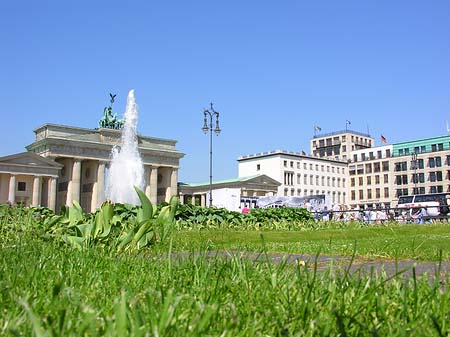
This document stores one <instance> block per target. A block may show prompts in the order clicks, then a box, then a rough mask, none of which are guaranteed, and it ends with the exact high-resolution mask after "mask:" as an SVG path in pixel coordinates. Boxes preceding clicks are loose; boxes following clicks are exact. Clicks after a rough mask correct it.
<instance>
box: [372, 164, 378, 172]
mask: <svg viewBox="0 0 450 337" xmlns="http://www.w3.org/2000/svg"><path fill="white" fill-rule="evenodd" d="M373 172H380V163H373Z"/></svg>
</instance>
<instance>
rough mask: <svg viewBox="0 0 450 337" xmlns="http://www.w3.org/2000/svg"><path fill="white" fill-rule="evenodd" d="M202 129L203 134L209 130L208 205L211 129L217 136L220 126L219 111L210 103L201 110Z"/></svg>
mask: <svg viewBox="0 0 450 337" xmlns="http://www.w3.org/2000/svg"><path fill="white" fill-rule="evenodd" d="M208 116H209V124H208ZM214 117H215V120H216V123H215V126H214V125H213V119H214ZM202 131H203V132H204V133H205V134H208V132H209V207H211V206H212V172H213V171H212V155H213V150H212V149H213V148H212V139H213V136H212V134H213V131H214V133H215V134H216V135H217V136H218V135H219V133H220V131H221V130H220V127H219V112H217V111H215V110H214V108H213V104H212V103H210V108H209V109H204V110H203V127H202Z"/></svg>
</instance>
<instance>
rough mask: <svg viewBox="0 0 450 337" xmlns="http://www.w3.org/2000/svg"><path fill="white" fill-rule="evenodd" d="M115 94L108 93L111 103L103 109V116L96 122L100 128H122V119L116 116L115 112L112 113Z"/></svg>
mask: <svg viewBox="0 0 450 337" xmlns="http://www.w3.org/2000/svg"><path fill="white" fill-rule="evenodd" d="M116 96H117V95H113V94H111V93H110V94H109V97H110V98H111V99H110V102H111V105H110V106H108V107H105V108H104V109H103V117H102V118H101V119H100V121H99V122H98V125H99V127H100V128H107V129H116V130H120V129H122V128H123V124H124V120H123V119H119V118H117V113H113V111H112V106H113V104H114V99H115V98H116Z"/></svg>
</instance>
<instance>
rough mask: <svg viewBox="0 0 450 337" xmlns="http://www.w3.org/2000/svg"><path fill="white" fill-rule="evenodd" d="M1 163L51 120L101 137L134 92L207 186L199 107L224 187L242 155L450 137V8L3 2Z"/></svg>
mask: <svg viewBox="0 0 450 337" xmlns="http://www.w3.org/2000/svg"><path fill="white" fill-rule="evenodd" d="M0 25H1V29H0V42H1V52H0V79H1V80H0V102H1V109H0V111H1V117H2V119H3V121H4V122H3V123H2V124H3V125H2V131H1V132H0V156H3V155H8V154H13V153H17V152H22V151H24V150H25V149H24V148H25V146H26V145H28V144H30V143H32V142H33V136H34V133H33V132H32V130H34V129H35V128H37V127H39V126H41V125H43V124H45V123H54V124H65V125H73V126H79V127H86V128H95V127H97V124H98V120H99V119H100V118H101V116H102V112H103V108H104V107H105V106H107V105H108V103H109V93H110V92H112V93H115V94H117V98H116V103H115V111H117V112H118V113H119V114H122V113H123V111H124V109H125V101H126V95H127V93H128V91H129V90H130V89H135V95H136V100H137V102H138V105H139V122H138V129H139V132H140V133H141V134H144V135H149V136H154V137H160V138H170V139H176V140H177V141H178V144H177V147H178V149H179V150H180V151H182V152H183V153H185V154H186V156H185V158H183V159H182V160H181V168H180V177H179V179H180V180H181V181H185V182H203V181H208V179H209V141H208V137H207V136H205V135H204V134H203V133H202V131H201V127H202V123H203V108H206V107H208V106H209V102H214V107H215V108H216V110H218V111H220V112H221V118H220V122H221V128H222V130H223V132H222V133H221V134H220V136H219V137H214V179H227V178H233V177H236V176H237V162H236V159H237V158H238V157H239V156H241V155H245V154H251V153H257V152H263V151H269V150H275V149H282V150H291V151H302V150H305V151H307V152H309V139H310V138H311V137H312V136H313V134H314V130H313V126H314V125H319V126H321V128H322V131H323V132H331V131H335V130H342V129H345V121H346V120H350V121H351V129H353V130H356V131H361V132H367V130H369V132H370V134H371V135H372V136H373V137H374V138H375V140H376V143H377V144H380V135H381V134H383V135H384V136H385V137H386V138H387V140H388V142H389V143H394V142H398V141H407V140H412V139H416V138H426V137H433V136H438V135H443V134H446V133H447V131H446V125H445V124H446V120H449V119H450V1H446V0H436V1H423V0H422V1H417V0H409V1H406V0H398V1H392V0H376V1H375V0H373V1H370V0H368V1H361V0H354V1H346V0H343V1H336V0H327V1H325V0H324V1H301V0H296V1H293V0H286V1H261V0H259V1H253V0H251V1H235V0H229V1H220V2H219V1H206V0H199V1H187V0H185V1H159V2H157V1H84V0H79V1H72V2H68V1H45V0H42V1H21V0H15V1H2V2H1V3H0Z"/></svg>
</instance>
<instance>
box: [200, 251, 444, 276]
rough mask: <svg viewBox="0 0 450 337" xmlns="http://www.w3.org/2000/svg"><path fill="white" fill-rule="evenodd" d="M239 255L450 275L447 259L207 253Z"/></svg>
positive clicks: (392, 273) (390, 273)
mask: <svg viewBox="0 0 450 337" xmlns="http://www.w3.org/2000/svg"><path fill="white" fill-rule="evenodd" d="M236 255H239V256H241V257H243V258H247V259H250V260H254V261H266V259H267V258H268V259H269V260H270V261H271V262H272V263H280V262H282V261H284V260H286V262H287V263H292V264H294V263H300V264H302V265H307V266H311V268H313V266H314V264H315V263H317V269H318V270H320V271H323V270H326V269H327V268H329V266H330V265H331V264H333V265H334V266H335V267H336V270H347V269H348V268H349V266H350V269H349V271H350V272H351V273H361V274H363V275H364V274H365V275H368V274H370V273H377V274H379V275H380V274H381V273H385V274H386V275H387V276H388V277H393V276H395V275H397V274H398V275H401V276H402V277H405V278H410V277H413V275H414V272H415V274H416V276H417V277H419V276H422V275H424V274H427V275H428V276H431V277H435V276H437V275H439V277H441V278H445V277H450V261H442V262H438V261H413V260H397V261H392V260H374V259H370V260H369V259H366V258H362V257H355V258H354V259H353V260H352V257H351V256H329V255H319V256H316V255H309V254H283V253H270V254H267V257H266V255H265V254H261V253H254V252H237V251H216V252H214V251H212V252H209V253H208V256H210V257H214V256H225V257H226V256H229V257H233V256H236Z"/></svg>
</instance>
